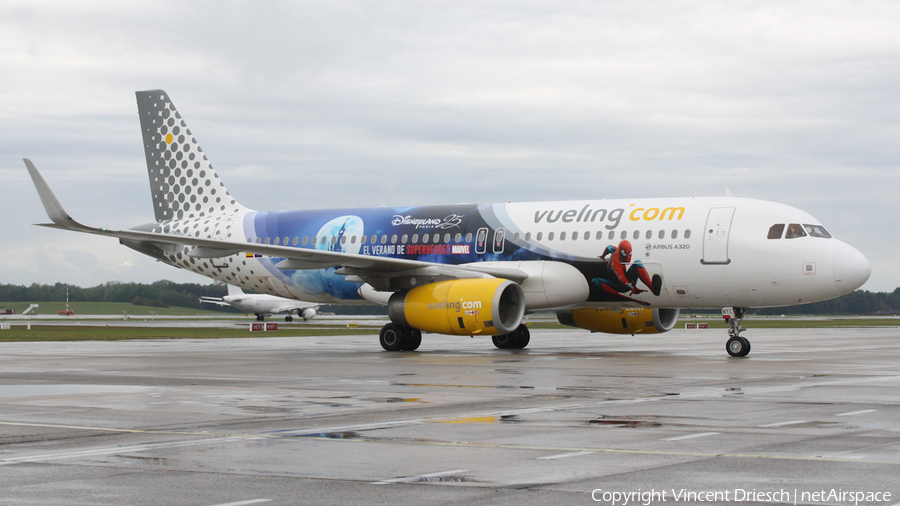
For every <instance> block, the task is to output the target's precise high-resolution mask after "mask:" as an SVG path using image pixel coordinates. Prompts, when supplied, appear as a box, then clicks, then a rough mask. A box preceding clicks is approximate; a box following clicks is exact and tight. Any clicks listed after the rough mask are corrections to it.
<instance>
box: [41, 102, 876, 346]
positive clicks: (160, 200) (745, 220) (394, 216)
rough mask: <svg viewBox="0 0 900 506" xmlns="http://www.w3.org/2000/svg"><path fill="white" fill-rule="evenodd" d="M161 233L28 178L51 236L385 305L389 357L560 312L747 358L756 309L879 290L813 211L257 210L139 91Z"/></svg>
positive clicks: (236, 279)
mask: <svg viewBox="0 0 900 506" xmlns="http://www.w3.org/2000/svg"><path fill="white" fill-rule="evenodd" d="M136 95H137V104H138V113H139V116H140V124H141V133H142V137H143V142H144V153H145V157H146V162H147V171H148V175H149V180H150V193H151V196H152V203H153V211H154V214H155V219H154V220H153V221H151V222H149V223H146V224H143V225H139V226H136V227H134V228H132V229H128V230H110V229H106V228H95V227H89V226H85V225H82V224H81V223H79V222H77V221H75V220H74V219H72V218H71V217H70V216H69V215H68V214H67V213H66V212H65V210H64V209H63V208H62V206H61V205H60V204H59V202H58V200H57V199H56V197H55V196H54V195H53V193H52V192H51V190H50V188H49V187H48V186H47V184H46V182H45V181H44V179H43V178H42V177H41V175H40V174H39V173H38V171H37V169H36V168H35V166H34V164H32V163H31V162H30V161H29V160H27V159H26V160H25V165H26V167H27V168H28V171H29V173H30V174H31V177H32V179H33V181H34V184H35V187H36V188H37V190H38V194H39V195H40V198H41V201H42V202H43V204H44V207H45V209H46V211H47V214H48V215H49V217H50V220H51V221H52V223H50V224H47V226H50V227H55V228H62V229H66V230H73V231H77V232H86V233H91V234H98V235H103V236H108V237H115V238H118V239H119V242H120V243H122V244H123V245H125V246H127V247H129V248H132V249H134V250H136V251H139V252H141V253H143V254H146V255H148V256H150V257H152V258H155V259H157V260H159V261H162V262H165V263H168V264H170V265H172V266H174V267H178V268H180V269H187V270H190V271H193V272H195V273H197V274H201V275H203V276H208V277H210V278H212V279H215V280H219V281H222V282H225V283H228V284H231V285H236V286H241V287H244V288H248V289H251V290H254V291H256V292H259V293H267V294H271V295H277V296H280V297H286V298H290V299H297V300H304V301H311V302H318V303H328V304H360V303H376V304H383V305H386V306H387V310H388V314H389V316H390V320H391V322H390V323H388V324H387V325H385V326H384V327H383V328H382V330H381V333H380V336H379V340H380V343H381V346H382V347H383V348H384V349H385V350H388V351H401V350H415V349H417V348H418V347H419V345H420V344H421V342H422V332H431V333H436V334H449V335H463V336H491V338H492V341H493V343H494V345H495V346H496V347H498V348H524V347H525V346H527V345H528V343H529V341H530V332H529V330H528V327H527V326H525V325H524V324H523V321H522V320H523V317H524V315H525V314H527V313H532V312H535V311H556V314H557V316H558V319H559V321H560V322H562V323H564V324H567V325H572V326H575V327H580V328H583V329H587V330H590V331H594V332H609V333H618V334H651V333H660V332H666V331H668V330H671V329H672V328H673V327H674V325H675V323H676V320H677V318H678V315H679V311H680V310H681V309H683V308H716V309H722V310H723V314H724V315H725V317H726V319H727V320H728V322H729V330H728V338H727V341H726V350H727V352H728V353H729V354H730V355H731V356H735V357H742V356H745V355H747V353H748V352H749V351H750V342H749V341H748V340H747V339H746V338H745V337H743V336H741V333H742V331H743V330H744V328H743V327H742V326H741V321H742V318H743V316H744V315H745V314H746V311H747V309H748V308H754V307H773V306H786V305H793V304H800V303H806V302H815V301H821V300H826V299H830V298H833V297H838V296H840V295H843V294H846V293H850V292H852V291H853V290H855V289H857V288H859V287H860V286H862V284H863V283H865V282H866V280H867V279H868V278H869V275H870V272H871V269H870V265H869V262H868V260H867V259H866V258H865V256H863V255H862V254H861V253H860V252H859V251H857V250H856V249H855V248H853V247H852V246H850V245H848V244H846V243H844V242H841V241H840V240H838V239H836V238H834V237H832V236H831V234H830V233H829V232H828V231H827V230H826V228H825V227H824V226H823V225H822V224H821V222H819V220H817V219H816V218H814V217H813V216H811V215H809V214H808V213H806V212H804V211H801V210H799V209H796V208H794V207H790V206H787V205H783V204H778V203H775V202H767V201H762V200H754V199H746V198H735V197H697V198H693V197H691V198H659V199H653V198H638V199H624V200H576V201H552V202H512V203H501V204H483V205H476V204H471V205H468V204H467V205H438V206H412V207H380V208H372V209H330V210H298V211H277V212H261V211H254V210H252V209H249V208H246V207H244V206H243V205H241V204H240V203H238V202H237V200H235V198H234V197H233V196H232V195H231V194H230V193H229V192H228V190H227V189H226V187H225V184H224V183H223V182H222V179H221V178H220V177H219V174H218V173H217V172H216V171H215V170H214V169H213V166H212V165H211V163H210V161H209V160H208V159H207V156H206V154H205V153H204V152H203V150H202V149H201V148H200V145H199V144H198V143H197V140H196V138H195V137H194V134H193V133H192V131H191V130H190V129H189V128H188V126H187V124H186V123H185V121H184V119H183V118H182V116H181V114H180V113H179V112H178V111H177V110H176V108H175V106H174V104H173V103H172V101H171V99H170V98H169V96H168V95H167V94H166V92H164V91H162V90H151V91H139V92H137V93H136Z"/></svg>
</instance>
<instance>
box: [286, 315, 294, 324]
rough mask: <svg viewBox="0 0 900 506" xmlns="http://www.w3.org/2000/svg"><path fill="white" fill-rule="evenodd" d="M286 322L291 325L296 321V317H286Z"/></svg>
mask: <svg viewBox="0 0 900 506" xmlns="http://www.w3.org/2000/svg"><path fill="white" fill-rule="evenodd" d="M284 321H286V322H288V323H290V322H292V321H294V317H293V316H285V317H284Z"/></svg>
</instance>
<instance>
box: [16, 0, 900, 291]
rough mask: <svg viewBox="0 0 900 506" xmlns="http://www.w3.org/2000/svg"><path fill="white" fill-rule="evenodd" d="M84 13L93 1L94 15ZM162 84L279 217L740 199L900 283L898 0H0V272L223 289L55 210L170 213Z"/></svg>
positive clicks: (224, 172) (43, 279) (118, 222)
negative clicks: (158, 146)
mask: <svg viewBox="0 0 900 506" xmlns="http://www.w3.org/2000/svg"><path fill="white" fill-rule="evenodd" d="M76 4H77V6H76ZM155 88H162V89H165V90H166V91H167V92H168V93H169V95H170V97H171V98H172V100H173V101H174V103H175V104H176V106H177V107H178V109H179V111H180V112H181V113H182V115H183V116H184V118H185V120H186V121H187V123H188V125H189V126H190V127H191V129H192V131H193V133H194V134H195V136H196V137H197V139H198V140H199V142H200V144H201V145H202V146H203V148H204V151H205V152H206V153H207V154H208V155H209V157H210V159H211V160H212V162H213V164H214V166H215V167H216V169H217V170H218V172H219V174H220V175H221V176H222V178H223V180H224V181H225V182H226V184H227V185H228V188H229V190H231V193H232V194H233V195H234V196H235V197H236V198H237V199H238V200H239V201H240V202H241V203H243V204H244V205H246V206H248V207H251V208H255V209H262V210H265V209H266V208H267V207H268V208H271V209H272V210H283V209H298V208H328V207H370V206H379V205H381V203H382V202H383V203H384V204H386V205H409V204H432V203H444V204H451V203H456V202H481V203H485V202H497V201H504V202H505V201H508V200H514V201H528V200H558V199H595V198H635V197H676V196H693V195H723V194H724V192H725V187H726V186H727V187H729V188H730V189H731V191H732V193H733V194H735V195H736V196H742V197H753V198H760V199H766V200H773V201H778V202H783V203H786V204H789V205H793V206H796V207H799V208H801V209H803V210H805V211H808V212H810V213H811V214H813V215H814V216H816V217H817V218H818V219H819V220H820V221H821V222H822V223H823V224H824V225H825V226H826V227H827V228H828V229H829V230H830V231H831V232H832V233H833V234H834V235H835V236H837V237H838V238H840V239H842V240H844V241H846V242H849V243H850V244H852V245H854V246H855V247H857V248H858V249H859V250H860V251H862V252H863V253H864V254H865V255H866V256H867V257H868V258H869V260H870V261H871V262H872V267H873V268H872V277H871V278H870V280H869V282H868V283H867V284H866V285H865V286H864V287H863V288H865V289H868V290H873V291H892V290H894V289H895V288H897V287H898V286H900V265H898V262H897V261H896V260H897V256H898V255H897V253H896V252H897V251H898V250H900V240H898V233H897V231H898V230H900V219H898V212H900V205H898V203H897V202H898V197H897V196H898V195H900V173H898V171H897V169H898V164H900V100H898V98H900V3H897V2H887V1H885V2H865V1H856V2H829V1H821V0H820V1H809V2H791V1H777V2H764V1H760V2H673V1H659V2H656V1H646V2H641V1H629V2H560V1H554V2H528V1H523V0H517V1H509V2H489V1H484V0H479V1H477V2H470V1H466V0H454V1H448V2H370V1H358V2H353V1H347V2H341V1H323V2H303V3H301V2H278V1H253V2H220V1H209V2H183V1H182V2H168V1H156V2H141V5H136V3H135V5H134V6H132V3H128V2H119V1H115V2H99V1H98V2H69V1H59V2H41V1H35V0H28V1H25V2H16V1H8V0H2V1H0V185H2V186H0V188H2V194H0V255H2V256H0V258H3V261H2V263H0V283H15V284H31V283H34V282H38V283H52V282H56V281H62V282H68V283H72V284H77V285H81V286H92V285H96V284H99V283H103V282H106V281H123V282H129V281H138V282H151V281H155V280H158V279H171V280H175V281H190V282H200V283H207V282H208V281H209V280H208V279H206V278H203V277H200V276H198V275H196V274H192V273H188V272H185V271H180V270H177V269H175V268H173V267H169V266H165V265H163V264H158V263H156V262H154V261H153V260H151V259H149V258H148V257H144V256H142V255H140V254H138V253H136V252H133V251H132V250H130V249H127V248H125V247H124V246H120V245H119V244H118V243H117V242H116V241H115V240H112V239H105V238H98V237H91V236H85V235H83V234H76V233H72V232H64V231H59V230H53V229H45V228H41V227H34V226H32V225H31V224H32V223H42V222H45V221H47V218H46V214H45V213H44V210H43V208H42V207H41V204H40V201H39V199H38V196H37V193H36V191H35V190H34V186H33V185H32V183H31V180H30V179H29V178H28V175H27V172H26V170H25V167H24V165H23V164H22V161H21V159H22V158H23V157H28V158H31V159H32V160H33V161H34V162H35V164H36V165H37V167H38V168H39V169H40V170H41V171H42V173H43V174H44V177H45V178H46V179H47V181H48V183H49V184H50V186H51V187H52V188H53V189H54V191H55V192H56V193H57V196H58V197H59V199H60V201H61V202H62V204H63V205H64V206H65V208H66V210H67V211H68V212H69V213H70V214H71V215H72V216H74V217H75V218H76V219H78V220H80V221H82V222H83V223H86V224H90V225H95V226H106V227H109V228H129V227H132V226H134V225H137V224H141V223H146V222H149V221H152V219H153V213H152V209H151V202H150V191H149V186H148V180H147V172H146V167H145V163H144V155H143V148H142V145H141V136H140V128H139V124H138V116H137V108H136V105H135V96H134V92H135V91H136V90H145V89H155Z"/></svg>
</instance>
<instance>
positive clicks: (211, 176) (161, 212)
mask: <svg viewBox="0 0 900 506" xmlns="http://www.w3.org/2000/svg"><path fill="white" fill-rule="evenodd" d="M135 95H137V104H138V114H139V115H140V118H141V135H142V136H143V139H144V155H145V156H146V158H147V171H148V173H149V175H150V193H151V194H152V195H153V211H154V213H155V215H156V221H164V220H174V219H182V218H198V217H201V216H206V215H209V214H233V213H238V212H241V211H245V210H247V209H246V208H245V207H244V206H242V205H240V204H238V203H237V202H236V201H235V200H234V198H233V197H232V196H231V194H230V193H229V192H228V190H227V189H226V188H225V184H224V183H223V182H222V180H221V179H219V175H218V174H216V171H215V170H213V167H212V165H211V164H210V163H209V160H208V159H207V158H206V155H205V154H203V150H202V149H201V148H200V145H199V144H197V139H195V138H194V135H193V134H192V133H191V130H190V129H189V128H188V127H187V124H186V123H185V122H184V120H183V119H182V118H181V114H179V113H178V111H177V110H176V109H175V105H174V104H173V103H172V101H171V100H170V99H169V95H168V94H166V92H165V91H163V90H149V91H138V92H137V93H135Z"/></svg>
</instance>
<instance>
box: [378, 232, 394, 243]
mask: <svg viewBox="0 0 900 506" xmlns="http://www.w3.org/2000/svg"><path fill="white" fill-rule="evenodd" d="M394 237H396V236H394ZM381 244H387V234H381Z"/></svg>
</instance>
